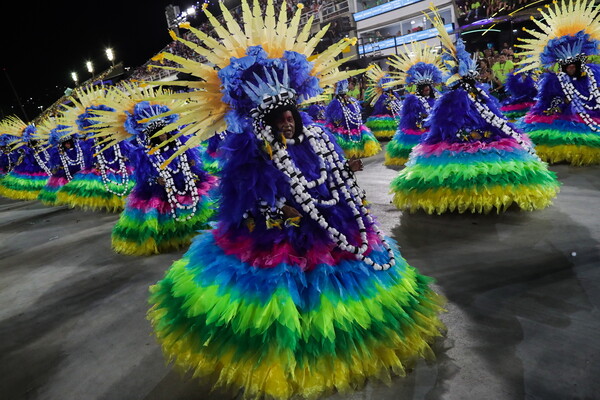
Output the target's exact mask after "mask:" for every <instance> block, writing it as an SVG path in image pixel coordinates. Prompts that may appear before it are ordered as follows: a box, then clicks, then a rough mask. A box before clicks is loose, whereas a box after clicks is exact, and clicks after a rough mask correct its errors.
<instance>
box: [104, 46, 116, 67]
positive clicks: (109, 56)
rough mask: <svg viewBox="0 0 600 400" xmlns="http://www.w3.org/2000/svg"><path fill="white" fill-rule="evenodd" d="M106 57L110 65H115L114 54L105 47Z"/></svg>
mask: <svg viewBox="0 0 600 400" xmlns="http://www.w3.org/2000/svg"><path fill="white" fill-rule="evenodd" d="M106 57H107V58H108V61H110V63H111V64H112V66H113V67H114V66H115V54H114V53H113V51H112V49H111V48H108V49H106Z"/></svg>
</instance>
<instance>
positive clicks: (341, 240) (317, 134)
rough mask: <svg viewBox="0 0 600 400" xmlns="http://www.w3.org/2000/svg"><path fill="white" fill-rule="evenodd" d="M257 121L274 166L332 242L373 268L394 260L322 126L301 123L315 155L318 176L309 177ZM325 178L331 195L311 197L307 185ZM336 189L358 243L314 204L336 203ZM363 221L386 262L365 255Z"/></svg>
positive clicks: (317, 183) (363, 196)
mask: <svg viewBox="0 0 600 400" xmlns="http://www.w3.org/2000/svg"><path fill="white" fill-rule="evenodd" d="M258 124H259V123H258V122H256V121H255V125H254V128H255V132H257V135H258V137H259V138H260V139H261V140H266V141H267V142H268V143H270V145H271V147H272V148H273V150H274V151H273V161H274V164H275V166H276V167H277V169H279V170H280V171H281V172H283V173H284V174H285V175H286V176H287V177H288V179H289V182H290V188H291V192H292V195H293V196H294V199H295V201H296V202H297V203H298V204H299V205H300V207H301V208H302V210H303V211H304V212H305V213H306V214H308V215H309V216H310V218H311V219H312V220H314V221H316V222H317V223H318V224H319V226H320V227H321V228H323V229H325V230H326V231H327V234H328V235H329V237H330V239H331V240H333V241H334V242H335V243H336V245H337V247H338V248H340V249H341V250H343V251H347V252H350V253H353V254H354V255H355V257H356V258H357V259H359V260H362V261H364V262H365V263H366V264H367V265H370V266H372V267H373V268H374V269H375V270H386V269H388V268H390V267H392V266H394V265H395V264H396V259H395V256H394V252H393V250H392V248H391V246H390V245H389V244H388V243H387V241H386V240H385V237H384V235H383V233H382V232H381V231H380V230H379V228H378V227H377V225H376V224H375V221H374V220H373V217H372V216H371V215H370V213H369V211H368V210H367V208H366V207H365V206H364V201H365V199H366V198H365V193H364V191H363V190H362V189H360V187H359V186H358V184H357V183H356V180H355V178H354V174H352V173H349V172H348V171H349V168H348V167H347V163H344V162H343V161H342V159H341V158H340V156H339V154H338V153H337V152H336V151H335V146H334V144H333V143H332V142H331V141H330V140H329V137H328V136H327V135H326V134H324V132H323V130H322V129H321V128H319V127H318V126H316V125H312V126H309V127H306V126H305V127H304V129H303V132H304V136H306V137H307V138H308V140H309V144H310V146H311V148H312V150H313V151H314V152H315V154H316V155H317V157H318V158H319V169H320V174H319V178H317V179H316V180H313V181H309V180H307V178H306V177H305V176H304V174H303V173H302V171H301V170H300V169H299V168H298V167H297V166H296V164H295V163H294V161H293V159H292V158H291V157H290V155H289V153H288V151H287V147H286V145H285V144H283V143H280V142H278V141H276V140H275V139H274V137H273V135H272V133H271V127H270V126H268V125H267V126H265V127H264V128H260V126H259V125H258ZM327 166H329V168H330V169H331V172H330V173H328V169H327ZM325 182H327V185H328V187H329V189H330V193H331V196H332V197H331V198H330V199H325V200H324V199H316V198H313V197H312V196H311V195H310V194H309V192H308V191H309V189H312V188H314V187H316V186H317V185H320V184H323V183H325ZM340 192H341V194H342V195H343V198H344V200H345V201H346V202H347V203H348V205H349V206H350V208H351V209H352V213H353V215H354V219H355V222H356V224H357V226H358V229H359V232H360V239H361V244H360V246H355V245H353V244H351V243H350V242H349V241H348V238H347V237H346V236H345V235H344V234H343V233H342V232H340V231H338V230H337V229H336V228H334V227H332V226H330V225H329V224H328V222H327V221H326V220H325V218H324V217H323V215H322V214H321V212H320V211H319V209H318V208H317V205H325V206H331V205H335V204H337V203H338V202H339V200H340V198H341V197H340ZM365 221H366V222H367V223H369V224H370V225H371V226H373V228H374V229H375V232H376V234H377V236H378V238H379V239H380V240H381V243H382V244H383V246H384V248H385V249H386V251H387V253H388V258H389V261H388V262H387V263H384V264H380V263H377V262H375V261H374V260H373V259H372V258H371V257H369V256H366V255H365V252H366V251H367V250H368V249H369V246H368V237H367V229H366V226H365Z"/></svg>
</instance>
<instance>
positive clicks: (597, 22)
mask: <svg viewBox="0 0 600 400" xmlns="http://www.w3.org/2000/svg"><path fill="white" fill-rule="evenodd" d="M539 11H540V13H541V18H539V19H536V18H534V17H531V19H532V20H533V22H534V23H535V24H536V25H537V27H538V28H539V29H540V31H534V30H530V29H526V28H523V30H524V31H525V32H527V33H529V34H530V35H531V36H533V37H532V38H518V39H519V40H520V41H521V42H523V43H524V44H517V45H516V47H519V48H521V49H523V51H521V52H519V53H517V54H516V55H517V56H525V59H523V60H522V61H520V62H519V63H518V64H517V65H521V66H522V68H521V69H520V70H519V72H526V71H529V70H537V69H539V68H542V67H551V66H552V65H554V64H555V63H556V62H559V63H562V64H564V63H570V62H571V61H583V60H584V58H585V57H586V56H589V55H594V54H598V52H599V48H600V18H599V12H600V5H597V4H595V1H594V0H575V1H574V0H568V1H566V0H565V1H562V2H560V3H558V2H556V1H555V2H554V3H553V5H552V6H550V5H546V6H545V9H539Z"/></svg>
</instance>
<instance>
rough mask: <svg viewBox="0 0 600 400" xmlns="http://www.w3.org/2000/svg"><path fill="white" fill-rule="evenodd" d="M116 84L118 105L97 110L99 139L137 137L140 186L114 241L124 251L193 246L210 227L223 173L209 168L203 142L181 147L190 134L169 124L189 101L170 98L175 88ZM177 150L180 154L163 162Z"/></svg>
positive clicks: (140, 252)
mask: <svg viewBox="0 0 600 400" xmlns="http://www.w3.org/2000/svg"><path fill="white" fill-rule="evenodd" d="M114 90H117V91H118V93H117V94H116V96H111V98H112V99H111V100H107V101H106V103H105V105H107V106H108V107H109V108H110V109H113V110H115V111H114V112H112V111H97V112H96V113H97V114H98V116H97V117H95V118H94V121H95V122H97V123H98V124H97V125H96V129H97V130H96V140H98V141H99V142H100V143H104V137H103V136H104V135H106V141H108V142H111V141H114V142H118V141H122V140H127V141H131V143H132V144H133V145H134V149H133V150H132V151H131V152H130V157H131V163H132V166H133V171H134V172H133V179H134V181H135V187H134V188H133V190H132V191H131V193H130V194H129V195H128V196H127V200H126V204H125V210H124V211H123V212H122V213H121V215H120V217H119V221H118V222H117V223H116V225H115V226H114V228H113V231H112V247H113V249H114V250H115V251H116V252H118V253H121V254H128V255H136V256H142V255H151V254H158V253H164V252H168V251H172V250H177V249H180V248H183V247H185V246H188V245H189V244H190V241H191V239H192V238H193V237H194V236H195V235H196V234H197V233H198V231H200V230H202V229H208V228H209V227H210V225H209V219H210V218H211V216H212V215H213V214H214V211H215V207H214V202H213V200H212V199H210V198H209V196H208V192H209V190H210V189H211V188H213V187H214V186H215V185H216V181H217V179H216V178H215V177H213V176H211V175H209V174H208V173H207V172H205V171H204V170H203V168H202V159H201V153H200V151H199V149H198V148H197V147H194V148H186V149H184V150H185V151H183V152H179V150H180V149H182V145H183V143H185V139H186V138H183V137H179V138H174V136H176V135H177V133H178V130H168V129H166V128H165V127H167V126H168V125H170V124H175V122H176V121H177V120H178V118H179V116H178V115H177V114H172V113H170V112H171V109H172V108H173V106H174V105H176V104H178V103H183V101H181V100H179V101H177V100H173V99H168V100H164V98H165V96H166V95H167V94H169V93H170V92H169V91H165V90H160V89H159V90H155V89H153V88H150V87H148V88H144V87H141V86H138V85H135V84H132V83H126V84H122V85H121V87H120V88H119V89H114ZM182 105H183V104H182ZM163 114H165V115H164V116H163ZM166 114H168V115H166ZM169 138H173V139H172V140H168V139H169ZM167 142H168V143H167ZM160 144H166V145H165V146H164V147H158V145H160ZM175 153H178V155H177V156H176V158H175V159H174V160H173V161H171V162H170V163H169V164H168V165H163V164H164V162H165V160H166V159H167V158H169V157H171V156H172V155H174V154H175Z"/></svg>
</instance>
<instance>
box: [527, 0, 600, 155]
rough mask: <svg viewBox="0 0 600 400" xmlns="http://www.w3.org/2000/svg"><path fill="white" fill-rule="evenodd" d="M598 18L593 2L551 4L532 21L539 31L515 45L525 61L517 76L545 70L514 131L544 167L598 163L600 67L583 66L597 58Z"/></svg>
mask: <svg viewBox="0 0 600 400" xmlns="http://www.w3.org/2000/svg"><path fill="white" fill-rule="evenodd" d="M599 13H600V9H599V8H598V7H597V6H596V4H595V2H594V1H593V0H570V1H569V2H566V1H563V2H560V3H556V2H555V3H554V4H553V5H552V6H550V7H548V8H547V9H546V10H543V11H541V19H540V20H535V19H534V21H535V23H536V25H537V26H538V27H539V28H540V29H541V32H538V31H531V30H527V29H525V31H526V32H527V33H529V34H531V35H532V36H533V38H527V39H521V38H520V39H521V40H522V41H523V42H524V43H525V44H519V45H517V46H518V47H521V48H522V49H523V52H522V53H519V54H518V55H524V56H526V58H525V59H524V60H523V61H521V62H520V63H519V65H521V66H522V68H521V69H520V72H522V73H525V72H527V71H537V70H538V69H540V68H546V69H548V72H545V73H543V74H542V75H541V77H540V83H539V87H538V89H539V94H538V97H537V101H536V103H535V105H534V106H532V107H531V109H530V110H529V112H528V113H527V115H525V117H523V120H522V123H521V124H520V125H519V127H521V128H522V129H523V130H524V131H525V132H526V133H527V134H528V135H529V137H530V138H531V140H532V141H533V142H534V143H535V144H536V151H537V152H538V154H539V155H540V157H541V158H542V159H543V160H545V161H547V162H549V163H559V162H566V163H569V164H571V165H589V164H600V90H599V89H598V81H597V79H598V77H600V66H599V65H597V64H592V63H586V58H587V57H589V56H594V55H598V54H599V53H600V14H599ZM542 21H543V22H542ZM557 63H558V67H559V68H558V72H552V71H553V70H555V65H556V64H557Z"/></svg>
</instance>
